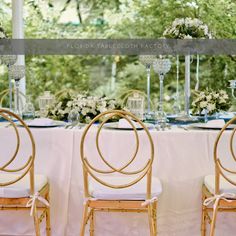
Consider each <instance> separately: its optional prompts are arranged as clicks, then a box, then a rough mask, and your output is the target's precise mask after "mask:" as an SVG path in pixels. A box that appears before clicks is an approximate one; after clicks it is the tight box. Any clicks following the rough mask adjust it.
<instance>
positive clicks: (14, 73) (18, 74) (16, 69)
mask: <svg viewBox="0 0 236 236" xmlns="http://www.w3.org/2000/svg"><path fill="white" fill-rule="evenodd" d="M9 76H10V78H12V79H14V80H15V87H16V106H15V111H14V112H15V113H16V114H17V115H19V116H21V111H20V93H19V86H20V80H21V79H22V78H23V77H24V76H25V66H23V65H13V66H10V67H9Z"/></svg>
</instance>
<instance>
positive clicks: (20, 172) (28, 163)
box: [0, 108, 35, 194]
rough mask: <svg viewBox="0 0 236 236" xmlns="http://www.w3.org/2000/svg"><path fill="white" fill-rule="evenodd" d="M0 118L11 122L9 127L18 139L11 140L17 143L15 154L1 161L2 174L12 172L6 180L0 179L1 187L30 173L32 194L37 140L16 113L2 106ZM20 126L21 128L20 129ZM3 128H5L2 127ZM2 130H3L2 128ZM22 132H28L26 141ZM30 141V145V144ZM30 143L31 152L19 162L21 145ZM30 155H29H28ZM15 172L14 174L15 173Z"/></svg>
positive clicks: (0, 169)
mask: <svg viewBox="0 0 236 236" xmlns="http://www.w3.org/2000/svg"><path fill="white" fill-rule="evenodd" d="M0 118H2V119H4V120H5V121H8V122H9V126H8V129H13V133H14V136H15V139H16V141H15V142H14V141H13V140H11V143H15V149H13V152H12V153H13V154H12V155H10V158H8V159H7V160H6V161H5V159H4V163H1V166H0V173H2V174H7V173H8V174H11V178H10V179H8V178H6V179H7V180H5V178H3V179H0V187H4V186H8V185H11V184H14V183H16V182H18V181H19V180H21V179H22V178H23V177H25V176H26V174H27V173H29V176H30V191H31V194H33V193H34V159H35V142H34V138H33V135H32V133H31V131H30V129H29V128H28V126H27V125H26V124H25V122H24V121H23V120H22V119H21V118H20V117H19V116H17V115H16V114H14V113H12V112H11V111H9V110H6V109H2V108H0ZM19 128H20V129H21V130H19ZM2 129H3V128H2ZM0 132H1V130H0ZM22 133H24V134H26V137H25V136H24V138H25V140H27V143H26V142H23V140H22V138H23V135H21V134H22ZM28 143H29V145H28ZM23 145H28V146H29V148H28V149H29V154H27V156H26V157H25V158H22V159H23V161H22V162H21V161H20V164H19V162H18V160H19V158H20V157H21V156H22V153H21V146H23ZM28 155H29V156H28ZM13 174H14V175H13Z"/></svg>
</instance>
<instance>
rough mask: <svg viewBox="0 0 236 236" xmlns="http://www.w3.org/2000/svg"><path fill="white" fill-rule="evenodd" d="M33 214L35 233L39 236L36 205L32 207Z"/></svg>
mask: <svg viewBox="0 0 236 236" xmlns="http://www.w3.org/2000/svg"><path fill="white" fill-rule="evenodd" d="M33 215H34V228H35V234H36V236H40V226H39V218H38V212H37V207H36V206H35V207H34V211H33Z"/></svg>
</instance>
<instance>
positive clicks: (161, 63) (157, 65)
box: [153, 58, 171, 124]
mask: <svg viewBox="0 0 236 236" xmlns="http://www.w3.org/2000/svg"><path fill="white" fill-rule="evenodd" d="M153 68H154V71H155V72H156V73H157V74H158V75H159V80H160V101H159V109H158V112H157V113H158V115H157V121H158V123H160V124H165V123H166V122H167V118H166V113H165V112H164V110H163V96H164V89H163V82H164V76H165V74H166V73H167V72H169V70H170V68H171V62H170V60H169V59H162V58H159V59H156V60H155V61H154V62H153Z"/></svg>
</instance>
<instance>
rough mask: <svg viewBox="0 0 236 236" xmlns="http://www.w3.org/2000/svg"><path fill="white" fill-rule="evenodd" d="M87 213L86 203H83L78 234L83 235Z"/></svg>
mask: <svg viewBox="0 0 236 236" xmlns="http://www.w3.org/2000/svg"><path fill="white" fill-rule="evenodd" d="M87 215H88V203H86V204H85V205H84V210H83V219H82V223H81V229H80V236H84V232H85V226H86V219H87Z"/></svg>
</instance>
